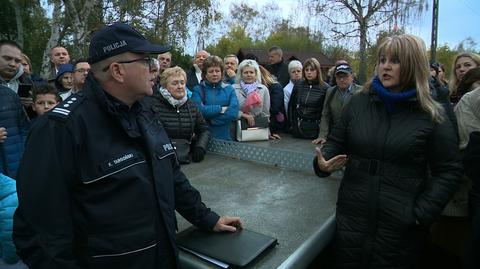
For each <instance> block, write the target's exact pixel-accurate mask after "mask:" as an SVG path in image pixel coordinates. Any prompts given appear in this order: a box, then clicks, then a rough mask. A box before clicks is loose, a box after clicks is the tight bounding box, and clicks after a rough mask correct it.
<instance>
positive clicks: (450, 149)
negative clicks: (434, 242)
mask: <svg viewBox="0 0 480 269" xmlns="http://www.w3.org/2000/svg"><path fill="white" fill-rule="evenodd" d="M376 74H377V76H375V77H374V78H373V79H372V80H371V81H369V82H368V83H366V84H365V86H364V89H363V90H362V91H361V92H360V93H358V94H355V95H353V96H352V97H351V99H350V102H349V103H348V104H347V105H346V106H345V108H344V111H343V113H342V118H341V120H340V121H339V122H338V124H336V125H335V126H334V127H333V129H332V131H331V133H330V135H329V137H328V139H327V142H326V143H325V144H324V146H323V148H322V149H321V150H320V149H319V148H317V149H316V152H317V157H316V158H315V161H314V169H315V172H316V174H317V175H318V176H321V177H323V176H328V175H329V174H330V173H331V172H333V171H335V170H337V169H340V168H342V167H343V166H344V165H345V167H346V169H345V173H344V176H343V179H342V182H341V186H340V189H339V194H338V202H337V209H336V232H335V237H334V246H335V254H336V267H349V268H416V267H417V266H418V258H419V254H420V253H421V248H422V246H423V239H424V238H425V235H426V233H427V231H428V228H429V226H430V225H431V223H432V222H433V220H434V219H435V218H436V217H438V216H439V215H440V213H441V212H442V210H443V208H444V206H445V205H446V204H447V202H448V200H449V197H450V195H451V194H452V193H453V192H454V191H455V189H456V187H457V184H458V179H459V177H460V176H461V174H462V170H461V165H460V161H459V154H458V139H457V135H456V134H455V130H454V128H453V127H452V123H451V121H450V120H448V119H446V116H445V114H444V109H443V108H442V106H441V105H440V104H438V103H437V102H435V101H434V100H433V99H432V97H431V95H430V89H429V83H428V79H429V65H428V60H427V55H426V49H425V45H424V43H423V41H422V40H421V39H420V38H418V37H415V36H413V35H399V36H392V37H388V38H386V39H385V40H384V41H383V42H382V43H381V44H380V46H379V47H378V52H377V63H376Z"/></svg>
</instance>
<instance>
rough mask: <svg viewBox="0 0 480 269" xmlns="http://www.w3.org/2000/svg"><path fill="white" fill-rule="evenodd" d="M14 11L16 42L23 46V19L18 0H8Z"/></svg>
mask: <svg viewBox="0 0 480 269" xmlns="http://www.w3.org/2000/svg"><path fill="white" fill-rule="evenodd" d="M9 1H10V3H11V4H12V6H13V10H14V11H15V23H16V25H17V38H16V41H17V43H18V44H19V45H20V46H21V47H23V21H22V17H23V16H22V11H21V8H20V4H19V3H18V0H9Z"/></svg>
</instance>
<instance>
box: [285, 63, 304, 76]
mask: <svg viewBox="0 0 480 269" xmlns="http://www.w3.org/2000/svg"><path fill="white" fill-rule="evenodd" d="M294 68H300V69H303V65H302V63H301V62H300V61H297V60H293V61H291V62H290V63H289V64H288V73H290V71H292V69H294Z"/></svg>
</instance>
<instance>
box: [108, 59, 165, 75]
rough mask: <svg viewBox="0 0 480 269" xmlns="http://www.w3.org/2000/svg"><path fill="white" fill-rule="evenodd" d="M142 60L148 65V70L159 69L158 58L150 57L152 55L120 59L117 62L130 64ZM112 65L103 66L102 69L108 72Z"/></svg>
mask: <svg viewBox="0 0 480 269" xmlns="http://www.w3.org/2000/svg"><path fill="white" fill-rule="evenodd" d="M142 61H143V62H144V63H145V64H146V65H147V66H148V71H150V72H152V71H153V70H155V69H158V68H157V63H156V62H155V61H156V59H155V58H152V57H150V56H147V57H143V58H139V59H135V60H128V61H118V62H115V63H118V64H130V63H135V62H142ZM110 65H112V64H110ZM110 65H108V66H105V68H103V70H102V71H103V72H106V71H107V70H108V69H109V68H110Z"/></svg>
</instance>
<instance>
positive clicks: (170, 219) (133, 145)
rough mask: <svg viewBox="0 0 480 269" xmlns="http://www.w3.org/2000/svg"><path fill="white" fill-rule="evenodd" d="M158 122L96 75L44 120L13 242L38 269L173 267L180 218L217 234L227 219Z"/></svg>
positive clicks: (29, 153) (28, 161)
mask: <svg viewBox="0 0 480 269" xmlns="http://www.w3.org/2000/svg"><path fill="white" fill-rule="evenodd" d="M152 119H153V117H152V116H150V115H149V112H148V111H147V110H143V109H142V108H141V105H140V104H139V103H138V102H137V103H135V104H134V105H133V106H132V107H131V108H130V109H129V108H128V107H127V106H126V105H124V104H121V102H119V101H118V100H115V98H114V97H112V96H109V95H108V94H107V93H106V92H105V91H104V90H102V89H101V88H100V86H99V85H98V83H97V82H96V81H95V79H94V78H93V77H92V76H89V78H88V79H87V84H86V86H85V88H84V90H83V92H81V93H80V94H76V95H72V96H71V97H69V98H68V99H66V100H65V101H64V102H62V103H61V104H60V105H58V106H57V107H56V108H55V109H53V110H52V111H51V112H49V113H48V114H46V115H45V116H42V117H40V118H39V119H38V122H37V124H35V126H34V128H33V130H32V131H31V133H30V135H29V137H28V140H27V150H26V152H25V154H24V159H23V160H22V162H21V165H20V173H19V176H18V180H17V188H18V197H19V204H20V206H19V208H18V210H17V211H16V213H15V218H14V234H13V238H14V242H15V244H16V247H17V249H18V254H19V256H20V257H21V258H22V260H24V262H25V263H26V264H27V265H28V266H29V268H31V269H37V268H41V269H47V268H48V269H55V268H62V269H65V268H116V269H120V268H129V269H132V268H142V269H148V268H152V269H153V268H172V267H175V266H176V265H175V264H178V263H177V262H176V259H177V257H178V253H177V248H176V244H175V228H176V218H175V210H177V211H178V212H179V213H180V214H181V215H182V216H184V217H185V218H186V219H187V220H189V221H190V222H192V223H193V224H194V225H196V226H198V227H200V228H201V229H205V230H211V229H212V228H213V227H214V225H215V224H216V222H217V221H218V219H219V216H218V215H217V214H216V213H214V212H212V211H210V209H209V208H207V207H205V205H204V204H203V203H202V202H201V197H200V194H199V192H198V191H197V190H196V189H195V188H193V187H192V186H191V185H190V183H189V181H188V180H187V178H186V177H185V175H184V174H183V173H182V172H181V171H180V166H179V165H178V163H177V161H176V157H175V152H174V149H173V147H172V145H171V144H170V140H169V139H168V137H167V135H166V133H165V131H164V130H163V129H162V128H161V127H160V125H159V124H157V123H156V121H154V120H152Z"/></svg>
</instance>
